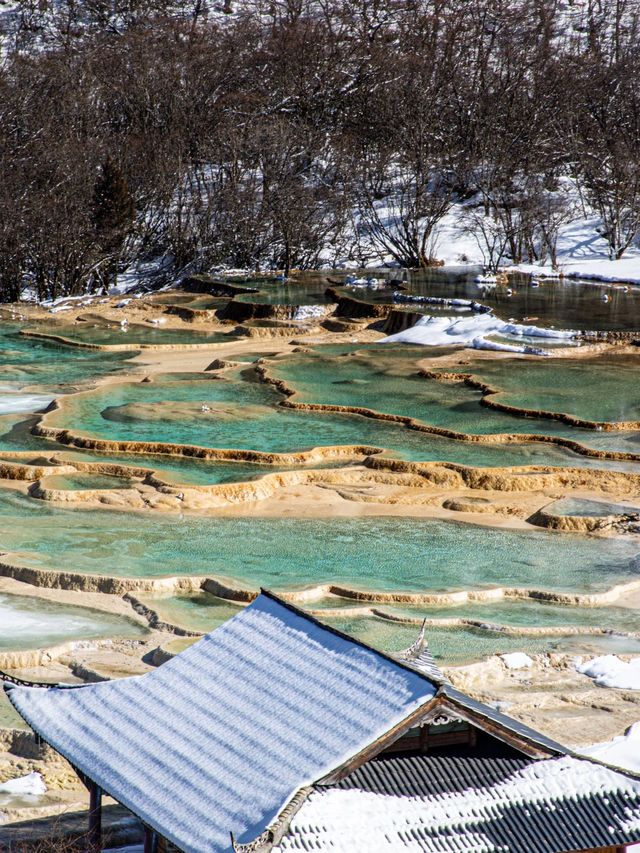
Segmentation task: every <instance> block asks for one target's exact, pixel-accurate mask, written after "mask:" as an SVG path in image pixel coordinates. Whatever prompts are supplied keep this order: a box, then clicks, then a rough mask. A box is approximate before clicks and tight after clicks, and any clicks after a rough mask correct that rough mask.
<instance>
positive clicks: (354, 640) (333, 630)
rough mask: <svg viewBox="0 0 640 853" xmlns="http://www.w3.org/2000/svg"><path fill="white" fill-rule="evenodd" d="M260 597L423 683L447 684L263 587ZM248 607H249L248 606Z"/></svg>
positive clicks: (441, 679)
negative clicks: (416, 676)
mask: <svg viewBox="0 0 640 853" xmlns="http://www.w3.org/2000/svg"><path fill="white" fill-rule="evenodd" d="M260 595H265V596H266V597H267V598H269V599H271V600H272V601H275V602H276V603H277V604H280V605H282V606H283V607H286V608H288V609H289V610H291V611H292V612H293V613H295V614H296V615H298V616H301V617H302V618H303V619H306V620H307V621H309V622H311V623H312V624H313V625H317V626H318V627H319V628H322V629H323V630H325V631H328V632H329V633H331V634H335V635H336V636H337V637H340V639H342V640H347V641H348V642H350V643H353V645H356V646H360V647H361V648H363V649H366V650H367V651H368V652H373V653H374V654H376V655H378V657H381V658H383V660H386V661H388V662H389V663H393V664H395V665H396V666H399V667H400V668H401V669H406V670H408V671H409V672H411V673H413V674H414V675H419V676H420V677H421V678H423V679H424V680H425V681H428V682H429V683H430V684H434V685H437V686H438V687H442V686H443V685H445V684H447V683H448V682H447V680H446V679H445V677H444V675H442V677H440V678H436V677H435V676H433V677H431V676H428V675H427V674H426V673H425V672H423V671H422V670H421V669H418V668H417V667H414V666H411V664H410V663H409V662H407V661H404V660H399V659H398V658H396V657H394V656H393V655H392V654H389V653H388V652H383V651H381V649H376V647H375V646H370V645H369V644H368V643H365V642H364V641H363V640H359V639H358V638H357V637H353V636H351V634H347V633H346V632H345V631H341V630H340V629H339V628H335V627H334V626H333V625H327V623H326V622H322V621H321V620H320V619H318V618H317V617H316V616H313V615H312V614H311V613H308V612H307V611H306V610H303V609H302V608H300V607H298V606H296V605H295V604H293V603H292V602H290V601H285V599H283V598H280V596H279V595H276V594H275V593H274V592H272V591H271V590H269V589H265V588H264V587H260ZM256 600H257V599H254V600H253V601H252V602H251V604H253V603H255V601H256ZM249 606H251V605H249Z"/></svg>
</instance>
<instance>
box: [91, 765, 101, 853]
mask: <svg viewBox="0 0 640 853" xmlns="http://www.w3.org/2000/svg"><path fill="white" fill-rule="evenodd" d="M88 787H89V837H88V841H89V845H88V846H89V850H90V851H91V853H100V851H101V850H102V790H101V788H100V787H99V786H98V785H96V783H95V782H91V783H90V784H89V786H88Z"/></svg>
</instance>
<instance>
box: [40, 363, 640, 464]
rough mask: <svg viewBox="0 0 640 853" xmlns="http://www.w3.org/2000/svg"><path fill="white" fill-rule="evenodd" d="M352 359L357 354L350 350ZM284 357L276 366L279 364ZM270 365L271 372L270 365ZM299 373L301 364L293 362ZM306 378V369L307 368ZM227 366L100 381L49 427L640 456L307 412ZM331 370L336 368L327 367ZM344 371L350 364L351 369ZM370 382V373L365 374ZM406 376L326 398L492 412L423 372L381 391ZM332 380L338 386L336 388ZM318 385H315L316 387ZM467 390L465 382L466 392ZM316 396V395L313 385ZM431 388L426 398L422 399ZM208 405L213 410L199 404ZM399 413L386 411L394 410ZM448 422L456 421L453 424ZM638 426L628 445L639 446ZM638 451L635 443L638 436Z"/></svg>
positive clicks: (165, 438)
mask: <svg viewBox="0 0 640 853" xmlns="http://www.w3.org/2000/svg"><path fill="white" fill-rule="evenodd" d="M352 361H353V366H354V367H356V368H357V361H356V359H349V368H351V363H352ZM285 364H286V363H285V362H281V363H278V373H280V374H284V373H286V374H287V376H288V377H289V376H290V372H289V371H286V370H285V369H284V365H285ZM281 365H282V366H281ZM365 370H366V371H367V376H369V377H370V376H371V370H370V367H368V366H367V367H365ZM274 372H275V371H274ZM295 372H296V376H298V371H297V370H296V371H295ZM309 374H311V376H312V378H313V376H314V373H313V370H311V369H310V370H309ZM242 375H243V376H244V377H245V378H244V379H243V378H242V376H241V375H240V374H235V375H234V374H231V375H228V378H225V379H218V380H216V379H211V378H206V379H196V380H193V379H191V380H185V379H183V378H179V379H175V378H174V377H171V376H169V377H164V378H158V379H157V380H156V381H155V382H153V383H151V384H147V383H140V382H134V383H122V384H114V385H109V386H106V387H104V388H100V389H98V390H96V391H94V392H91V393H90V394H85V395H81V396H78V397H74V398H70V399H69V400H67V401H66V402H65V407H64V409H63V410H62V411H60V412H56V413H55V414H53V415H49V416H47V423H48V424H50V425H51V426H56V427H62V428H67V429H71V430H73V431H75V432H83V433H87V434H90V435H93V436H97V437H99V438H104V439H118V440H121V441H162V442H169V443H172V444H196V445H200V446H206V447H217V448H239V449H245V450H259V451H264V452H279V453H286V452H290V451H296V450H306V449H309V448H311V447H320V446H330V445H338V444H342V445H346V444H366V445H369V446H374V447H380V448H385V449H387V450H389V451H392V452H393V453H394V454H395V455H398V456H400V457H402V458H405V459H410V460H420V461H450V462H458V463H460V464H467V465H476V466H491V465H493V466H500V465H531V464H548V465H577V466H581V467H593V466H597V467H615V468H622V469H624V470H626V469H629V468H630V469H633V468H634V465H637V463H627V462H622V463H608V464H607V463H603V462H602V461H600V460H591V459H588V458H587V457H583V456H580V455H577V454H575V453H572V452H570V451H567V450H565V449H562V448H558V447H554V446H553V445H551V444H535V443H529V444H522V445H517V444H515V445H514V444H509V445H482V444H471V443H466V442H462V441H455V440H449V439H445V438H440V437H437V436H433V435H429V434H428V433H421V432H419V431H415V430H409V429H406V428H405V427H403V426H402V425H400V424H394V423H391V422H384V421H379V420H375V419H371V418H365V417H362V416H360V415H347V414H332V413H326V412H304V411H295V410H290V409H286V408H282V407H281V406H279V405H278V404H279V403H280V401H281V400H282V396H281V395H280V393H279V392H277V391H276V390H275V389H273V388H272V387H271V386H269V385H265V384H264V383H260V382H257V381H255V380H254V381H252V378H251V374H250V373H249V374H242ZM304 375H305V374H304V372H302V373H301V374H300V376H301V377H302V378H301V380H300V381H301V384H304V382H305V380H304ZM333 375H335V374H333ZM349 375H350V376H352V375H353V371H350V373H349ZM317 382H318V395H319V396H322V394H323V391H322V385H321V383H320V382H319V380H317ZM366 383H367V384H368V383H369V380H366ZM425 383H426V387H427V396H426V397H425V396H424V395H423V396H422V397H419V392H421V391H424V388H425ZM403 384H404V379H403V378H400V377H395V378H393V377H387V378H386V379H385V380H384V381H381V382H380V383H379V385H378V386H377V387H378V388H379V393H377V394H376V385H375V384H372V386H371V388H367V390H366V391H365V390H363V386H362V385H361V384H359V383H358V382H355V383H352V382H351V381H349V380H347V381H346V383H345V384H344V385H342V384H341V383H340V381H337V382H336V384H333V385H331V390H330V391H327V392H326V393H325V398H326V400H325V401H326V402H330V401H333V402H339V403H341V404H343V403H344V401H345V400H348V399H350V398H351V397H350V391H351V390H353V389H355V391H354V392H353V398H355V400H354V405H358V404H360V405H363V404H364V403H365V402H366V403H368V404H369V407H372V406H373V405H375V404H377V405H378V407H380V408H383V410H386V411H388V410H389V409H391V410H392V413H404V414H410V415H411V416H415V415H417V414H418V413H420V414H422V415H423V416H425V417H426V416H431V415H433V416H434V420H436V421H438V420H440V421H443V420H447V418H448V419H449V420H448V423H451V420H452V419H453V420H454V421H455V425H456V426H457V427H462V426H467V428H468V427H469V424H470V423H471V424H472V428H473V430H474V431H477V430H476V429H475V427H476V425H477V424H478V423H480V424H481V425H484V421H482V420H479V419H482V418H484V417H485V413H487V417H489V418H490V419H491V418H492V417H493V414H494V413H492V412H490V410H488V409H485V408H483V407H480V406H479V405H478V403H477V397H478V395H477V394H475V397H476V399H473V398H472V397H471V398H470V395H471V394H474V393H475V392H469V393H468V394H466V396H467V397H468V398H470V399H467V400H466V401H464V402H460V399H457V400H454V402H453V403H452V404H451V405H448V403H447V401H446V400H444V401H443V400H439V399H438V397H437V394H438V391H439V389H442V388H443V387H444V389H445V393H446V391H447V390H449V389H451V388H453V389H454V390H460V386H442V384H441V383H437V382H434V381H429V380H422V379H420V380H419V381H418V382H417V383H416V384H415V394H416V395H417V396H412V395H411V394H409V393H408V392H407V394H406V395H404V394H403V393H402V392H400V391H399V392H397V393H396V392H393V394H392V396H391V395H390V397H389V398H387V397H385V396H384V387H386V386H390V387H391V388H395V387H396V386H397V387H399V388H402V387H403ZM336 389H337V390H336ZM314 391H315V388H314ZM468 391H469V389H464V388H463V389H462V392H463V393H466V392H468ZM313 396H314V397H315V394H313ZM427 397H428V399H427ZM203 404H206V406H208V407H209V409H210V411H208V412H203V411H202V406H203ZM394 409H395V410H396V412H393V410H394ZM472 416H473V419H472V420H471V418H472ZM504 419H505V420H506V421H508V423H507V424H504V426H505V431H510V430H511V428H513V430H514V431H515V432H520V431H525V430H526V431H529V429H530V430H531V431H534V432H535V431H538V428H539V431H541V432H544V431H545V430H546V428H547V427H548V426H549V425H551V426H550V427H549V430H550V431H551V432H552V434H557V435H567V434H568V435H569V436H570V437H572V438H577V439H578V440H580V441H582V442H583V443H586V444H590V445H591V444H593V443H594V442H593V438H594V437H596V438H598V439H600V438H601V436H602V435H606V436H608V437H609V441H608V442H607V441H604V440H603V443H604V445H605V447H607V448H608V447H609V446H610V445H613V447H614V448H617V447H618V446H620V447H623V446H625V445H624V440H625V438H626V437H627V434H626V433H624V434H617V433H613V434H609V433H607V434H600V433H594V432H592V431H588V430H577V429H571V428H569V427H563V426H562V425H557V428H556V425H555V424H554V422H553V421H544V422H536V421H532V420H529V419H524V418H510V417H509V416H504ZM454 428H455V427H454ZM638 440H639V439H638V434H636V433H634V434H633V439H632V440H630V442H629V444H628V445H627V446H628V447H630V448H633V447H635V446H636V442H638ZM637 452H640V444H638V447H637Z"/></svg>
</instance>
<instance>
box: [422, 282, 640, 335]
mask: <svg viewBox="0 0 640 853" xmlns="http://www.w3.org/2000/svg"><path fill="white" fill-rule="evenodd" d="M509 288H510V289H511V291H512V293H511V295H509V294H508V293H507V290H508V288H507V287H504V286H501V287H492V288H482V287H481V286H479V285H478V283H476V282H475V281H474V280H473V278H472V277H470V276H469V277H467V278H458V279H456V280H449V281H447V280H443V279H442V278H441V277H438V276H437V275H435V276H434V275H432V274H430V273H429V272H426V273H421V272H412V273H410V274H409V282H408V290H407V291H406V292H407V293H414V294H416V295H419V296H439V297H445V298H449V299H451V298H455V299H475V300H477V301H479V302H482V303H484V304H485V305H490V306H491V307H492V308H493V309H494V311H495V313H496V314H497V316H498V317H501V318H502V319H504V320H511V319H513V320H515V321H517V322H522V321H525V320H526V321H527V322H535V323H536V325H539V326H547V327H549V328H558V329H578V330H593V331H611V330H620V331H630V330H636V329H640V287H629V288H628V290H627V292H624V291H623V290H622V289H621V288H619V287H616V286H612V285H606V284H596V283H593V282H584V281H578V280H568V279H565V280H563V281H552V280H543V281H540V282H539V283H538V286H537V287H536V286H535V284H534V282H532V281H528V280H527V281H523V282H522V283H520V284H514V283H511V284H510V285H509ZM605 295H606V296H608V297H609V301H608V302H605V301H604V300H603V296H605Z"/></svg>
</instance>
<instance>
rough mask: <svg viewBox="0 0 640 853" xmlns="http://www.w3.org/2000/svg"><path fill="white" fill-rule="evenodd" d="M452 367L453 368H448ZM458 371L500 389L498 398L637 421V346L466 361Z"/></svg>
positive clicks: (586, 415)
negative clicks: (633, 350) (624, 350)
mask: <svg viewBox="0 0 640 853" xmlns="http://www.w3.org/2000/svg"><path fill="white" fill-rule="evenodd" d="M453 370H454V371H455V370H456V368H453ZM459 370H461V371H463V372H467V373H473V375H474V376H476V377H477V378H478V379H480V380H481V381H483V382H486V383H487V384H489V385H491V387H493V388H497V389H499V390H500V391H502V392H504V393H501V394H500V395H499V398H498V399H499V400H500V402H504V403H508V404H509V405H512V406H520V407H523V408H528V409H536V410H539V409H544V410H546V411H552V412H567V413H569V414H571V415H574V416H576V417H579V418H585V419H588V420H592V421H639V420H640V383H639V382H638V377H639V375H640V350H639V351H638V353H637V355H636V354H625V355H615V354H609V353H605V354H604V355H600V356H596V357H593V358H588V359H587V358H583V359H577V360H575V361H571V360H570V359H567V358H560V359H552V358H549V359H540V360H533V359H524V360H523V359H511V358H508V359H497V360H488V359H486V360H482V361H480V360H478V361H474V360H473V359H472V360H470V363H469V364H467V365H465V366H464V367H460V368H459Z"/></svg>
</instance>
